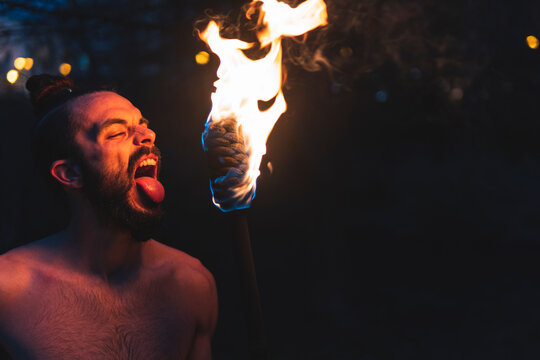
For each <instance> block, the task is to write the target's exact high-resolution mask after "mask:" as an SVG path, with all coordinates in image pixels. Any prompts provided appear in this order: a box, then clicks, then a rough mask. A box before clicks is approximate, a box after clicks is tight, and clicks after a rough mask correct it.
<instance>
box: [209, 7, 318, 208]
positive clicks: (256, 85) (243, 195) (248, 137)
mask: <svg viewBox="0 0 540 360" xmlns="http://www.w3.org/2000/svg"><path fill="white" fill-rule="evenodd" d="M261 3H262V5H261ZM257 5H261V6H260V8H259V19H258V25H261V26H260V27H261V30H260V31H259V32H258V33H257V38H258V40H259V43H260V46H261V48H263V47H266V46H268V45H270V50H269V52H268V53H267V54H266V56H264V57H263V58H261V59H257V60H252V59H249V58H248V57H246V56H245V54H244V52H243V51H242V50H247V49H251V48H253V47H254V46H256V44H255V43H247V42H244V41H241V40H238V39H226V38H222V37H221V36H220V34H219V30H220V29H219V26H218V25H217V24H216V23H215V22H214V21H211V22H210V23H209V24H208V26H207V28H206V29H205V30H204V31H203V32H202V33H201V34H200V38H201V39H202V40H203V41H204V42H206V43H207V44H208V45H209V47H210V49H211V50H212V52H214V53H215V54H216V55H217V56H218V57H219V59H220V66H219V68H218V70H217V76H218V80H217V81H216V82H215V83H214V86H215V87H216V90H215V92H214V93H212V96H211V99H212V110H211V112H210V114H209V116H208V120H207V122H206V128H207V129H208V128H209V126H210V125H211V124H212V123H218V122H220V121H222V120H225V119H230V118H234V119H236V122H237V126H238V127H242V133H243V137H244V142H245V146H246V150H247V153H248V154H249V170H248V171H247V172H246V173H245V175H244V177H243V179H242V182H241V183H242V186H238V187H236V188H235V189H234V190H235V195H234V197H235V199H236V200H237V201H236V205H235V207H234V208H233V209H223V208H222V207H221V206H220V204H219V203H217V202H216V199H215V198H214V199H213V201H214V204H216V206H218V207H219V208H221V209H222V210H224V211H229V210H234V209H238V208H246V207H249V205H250V202H251V200H252V199H253V197H254V196H255V187H256V181H257V177H258V176H259V174H260V171H259V167H260V163H261V159H262V156H263V155H264V154H266V140H267V139H268V136H269V135H270V132H271V131H272V128H273V127H274V125H275V123H276V122H277V120H278V118H279V117H280V116H281V114H283V113H284V112H285V110H286V109H287V104H286V102H285V98H284V96H283V92H282V90H281V86H282V65H281V58H282V49H281V38H282V37H283V36H297V35H301V34H304V33H306V32H308V31H310V30H313V29H315V28H316V27H319V26H323V25H326V24H327V13H326V4H325V3H324V1H323V0H308V1H305V2H303V3H302V4H300V5H298V6H297V7H296V8H291V7H290V6H289V5H287V4H285V3H282V2H278V1H276V0H261V1H253V2H252V3H251V4H250V8H249V10H248V11H247V13H246V16H247V17H249V16H250V14H251V13H253V12H254V9H255V7H256V6H257ZM274 98H275V100H274V102H273V104H272V105H271V106H270V107H269V108H268V109H265V110H264V111H262V110H260V109H259V106H258V101H259V100H262V101H270V100H272V99H274Z"/></svg>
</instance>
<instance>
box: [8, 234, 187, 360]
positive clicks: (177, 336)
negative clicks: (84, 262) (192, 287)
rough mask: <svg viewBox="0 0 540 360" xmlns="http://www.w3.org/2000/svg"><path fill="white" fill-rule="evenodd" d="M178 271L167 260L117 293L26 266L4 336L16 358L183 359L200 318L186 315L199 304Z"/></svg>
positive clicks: (61, 273)
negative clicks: (179, 279)
mask: <svg viewBox="0 0 540 360" xmlns="http://www.w3.org/2000/svg"><path fill="white" fill-rule="evenodd" d="M161 246H163V245H161ZM183 255H184V256H186V257H188V258H189V261H193V260H194V259H193V258H190V257H189V256H188V255H185V254H183ZM195 261H196V260H195ZM20 266H21V264H18V266H15V267H19V268H20ZM177 270H178V269H177V268H176V266H175V265H174V264H171V263H168V262H164V263H163V264H162V265H160V266H156V267H154V268H151V269H148V268H147V269H145V271H141V272H139V273H138V274H136V275H134V276H133V277H132V278H131V279H130V280H129V281H126V284H118V285H117V286H115V287H114V288H111V287H108V286H104V285H103V284H102V283H100V282H99V281H92V280H89V279H87V278H85V277H83V276H80V275H77V274H71V273H67V272H65V271H63V270H62V269H58V268H57V267H55V266H49V265H47V264H38V263H34V264H32V265H31V266H28V264H24V265H23V266H22V271H23V272H25V274H23V275H22V276H20V274H19V276H20V280H19V282H18V287H19V289H20V290H21V291H20V292H19V294H18V295H17V296H16V299H12V300H13V301H9V302H8V304H9V305H7V306H4V307H3V309H2V310H3V313H2V314H1V316H0V335H1V337H2V339H5V340H4V341H5V342H7V343H8V344H9V348H10V351H11V352H13V353H15V354H16V356H17V358H19V357H20V358H28V359H34V358H39V359H78V358H81V359H173V358H174V359H183V358H185V357H186V356H187V353H188V352H189V347H190V344H191V342H192V341H193V338H194V336H195V331H194V330H195V328H196V322H197V319H196V318H195V315H194V314H192V313H190V312H189V311H186V310H187V309H191V308H192V307H193V306H192V304H191V303H190V302H191V301H193V299H190V296H189V291H188V290H189V289H187V288H186V287H183V286H181V285H179V283H180V284H181V283H182V281H180V282H179V281H178V271H177ZM187 272H189V269H188V271H187Z"/></svg>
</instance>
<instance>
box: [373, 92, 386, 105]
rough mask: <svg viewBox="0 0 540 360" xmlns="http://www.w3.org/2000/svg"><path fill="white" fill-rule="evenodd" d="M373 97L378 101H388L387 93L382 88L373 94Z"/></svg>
mask: <svg viewBox="0 0 540 360" xmlns="http://www.w3.org/2000/svg"><path fill="white" fill-rule="evenodd" d="M375 99H376V100H377V101H378V102H380V103H385V102H386V101H388V93H387V92H386V91H384V90H379V91H377V93H376V94H375Z"/></svg>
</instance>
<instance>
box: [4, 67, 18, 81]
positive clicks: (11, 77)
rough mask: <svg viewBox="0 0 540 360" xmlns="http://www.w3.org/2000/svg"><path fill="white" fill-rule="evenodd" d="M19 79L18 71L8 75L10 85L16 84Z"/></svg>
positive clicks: (12, 71) (10, 71)
mask: <svg viewBox="0 0 540 360" xmlns="http://www.w3.org/2000/svg"><path fill="white" fill-rule="evenodd" d="M18 78H19V72H18V71H17V70H13V69H12V70H9V71H8V72H7V74H6V79H7V81H8V82H9V83H10V84H14V83H15V81H17V79H18Z"/></svg>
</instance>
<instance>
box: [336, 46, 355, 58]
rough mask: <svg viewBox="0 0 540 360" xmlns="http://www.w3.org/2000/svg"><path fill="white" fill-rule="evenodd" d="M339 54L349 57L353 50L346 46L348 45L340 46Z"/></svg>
mask: <svg viewBox="0 0 540 360" xmlns="http://www.w3.org/2000/svg"><path fill="white" fill-rule="evenodd" d="M339 54H340V55H341V56H343V57H346V58H348V57H351V56H352V54H353V50H352V49H351V48H350V47H348V46H345V47H342V48H341V49H339Z"/></svg>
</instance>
